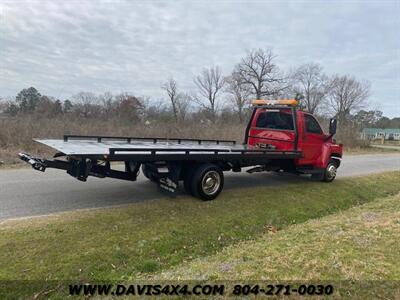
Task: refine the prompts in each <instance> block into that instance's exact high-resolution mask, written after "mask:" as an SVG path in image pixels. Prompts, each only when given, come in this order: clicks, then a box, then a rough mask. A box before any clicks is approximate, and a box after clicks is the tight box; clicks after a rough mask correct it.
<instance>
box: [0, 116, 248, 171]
mask: <svg viewBox="0 0 400 300" xmlns="http://www.w3.org/2000/svg"><path fill="white" fill-rule="evenodd" d="M245 126H246V125H245V124H239V123H237V124H232V123H223V122H218V123H217V124H215V125H213V124H210V123H207V122H203V123H201V122H184V123H180V124H176V123H174V122H168V121H158V122H152V123H151V124H149V125H145V124H144V123H143V122H141V123H136V122H132V123H130V122H127V121H123V120H118V119H109V120H99V119H81V118H80V119H78V118H77V119H71V118H57V119H44V118H39V119H38V118H34V117H29V116H27V117H24V118H22V117H19V118H7V119H0V128H1V129H0V161H4V164H5V165H11V164H16V163H18V162H19V160H18V157H17V154H18V152H21V151H22V152H29V153H31V154H33V155H38V156H43V155H51V154H53V153H54V152H53V151H52V150H51V149H49V148H47V147H44V146H41V145H40V144H38V143H35V142H34V141H32V139H33V138H62V136H63V135H64V134H82V135H110V136H137V137H167V138H172V137H181V138H204V139H229V140H236V141H238V142H241V141H242V140H243V137H244V129H245Z"/></svg>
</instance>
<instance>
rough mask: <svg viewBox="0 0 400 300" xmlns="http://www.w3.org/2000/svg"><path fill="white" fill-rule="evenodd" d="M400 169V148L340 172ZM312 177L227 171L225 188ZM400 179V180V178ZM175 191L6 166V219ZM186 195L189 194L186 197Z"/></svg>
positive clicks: (350, 161)
mask: <svg viewBox="0 0 400 300" xmlns="http://www.w3.org/2000/svg"><path fill="white" fill-rule="evenodd" d="M390 170H400V154H374V155H359V156H347V157H345V158H344V159H343V162H342V166H341V167H340V168H339V170H338V177H339V178H340V177H344V176H356V175H364V174H370V173H376V172H383V171H390ZM307 180H309V179H308V178H304V177H300V176H294V175H279V174H271V173H255V174H247V173H246V172H242V173H226V177H225V189H226V190H227V189H235V188H240V187H251V186H275V185H280V184H289V183H296V182H297V183H298V182H304V181H307ZM399 184H400V183H399ZM162 197H169V196H167V195H166V194H165V193H163V192H162V191H161V190H159V189H158V187H157V186H156V185H155V184H154V183H152V182H149V181H148V180H147V179H145V178H143V177H142V176H140V178H139V179H138V181H137V182H128V181H127V182H126V181H121V180H114V179H98V178H94V177H90V178H89V179H88V181H87V182H80V181H78V180H76V179H74V178H72V177H70V176H69V175H68V174H66V173H65V172H64V171H61V170H59V171H58V170H52V169H48V170H46V172H45V173H42V172H37V171H35V170H33V169H30V168H29V169H17V170H0V219H3V220H4V219H9V218H18V217H26V216H35V215H44V214H49V213H54V212H61V211H68V210H75V209H80V208H95V207H104V206H112V205H118V204H128V203H135V202H140V201H146V200H150V199H157V198H162ZM182 200H183V201H184V199H182Z"/></svg>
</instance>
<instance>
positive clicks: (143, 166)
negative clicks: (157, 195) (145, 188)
mask: <svg viewBox="0 0 400 300" xmlns="http://www.w3.org/2000/svg"><path fill="white" fill-rule="evenodd" d="M142 173H143V175H144V177H146V178H147V179H148V180H150V181H151V182H157V178H155V177H154V176H152V175H151V173H150V172H148V171H147V167H146V165H145V164H142Z"/></svg>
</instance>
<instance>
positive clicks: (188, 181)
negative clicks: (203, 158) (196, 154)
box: [183, 168, 195, 197]
mask: <svg viewBox="0 0 400 300" xmlns="http://www.w3.org/2000/svg"><path fill="white" fill-rule="evenodd" d="M192 178H193V171H192V169H191V168H190V169H189V168H187V169H186V174H185V177H184V179H183V187H184V188H185V192H186V194H189V195H192V196H193V197H195V195H193V192H192Z"/></svg>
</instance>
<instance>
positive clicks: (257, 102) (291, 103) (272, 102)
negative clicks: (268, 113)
mask: <svg viewBox="0 0 400 300" xmlns="http://www.w3.org/2000/svg"><path fill="white" fill-rule="evenodd" d="M298 103H299V102H298V101H297V100H295V99H282V100H263V99H257V100H253V102H252V104H253V105H289V106H296V105H297V104H298Z"/></svg>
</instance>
